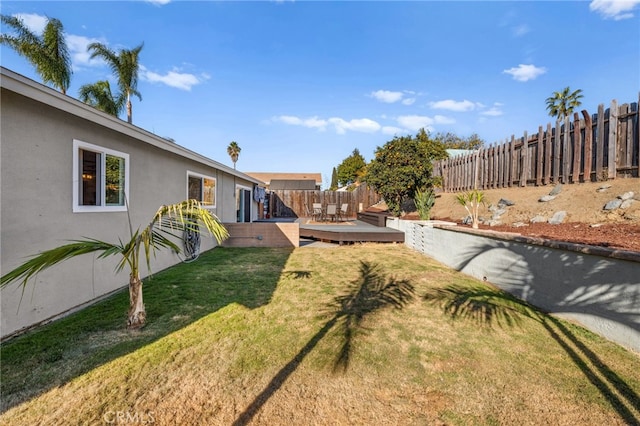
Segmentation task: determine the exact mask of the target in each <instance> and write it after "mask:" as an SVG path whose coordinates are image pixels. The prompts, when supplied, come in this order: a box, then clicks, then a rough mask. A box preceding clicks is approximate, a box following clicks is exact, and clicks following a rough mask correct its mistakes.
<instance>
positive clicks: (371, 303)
mask: <svg viewBox="0 0 640 426" xmlns="http://www.w3.org/2000/svg"><path fill="white" fill-rule="evenodd" d="M414 295H415V289H414V287H413V285H412V284H411V283H410V282H409V281H407V280H397V279H396V278H393V277H392V278H389V279H388V280H387V279H386V277H385V276H384V275H383V274H382V273H381V272H380V268H379V266H378V265H372V264H370V263H368V262H362V261H361V262H360V277H359V279H358V280H357V281H354V282H352V283H351V286H350V288H348V290H347V291H346V292H345V293H344V294H342V295H340V296H337V297H336V298H335V299H334V300H333V302H332V303H331V304H329V306H328V308H329V310H330V311H333V312H335V317H336V318H337V319H339V320H340V322H341V326H342V332H341V333H340V335H341V337H342V345H341V346H340V350H339V352H338V356H337V358H336V361H335V363H334V371H336V370H339V369H342V370H343V371H346V369H347V368H348V367H349V360H350V359H351V353H352V351H353V347H354V343H355V338H356V336H357V335H358V334H360V333H362V332H366V331H367V329H366V328H365V327H364V326H363V321H364V319H365V318H366V317H367V316H368V315H370V314H372V313H374V312H376V311H378V310H381V309H384V308H387V307H391V308H395V309H402V308H403V307H404V306H405V305H406V304H407V303H409V302H411V301H412V300H413V298H414Z"/></svg>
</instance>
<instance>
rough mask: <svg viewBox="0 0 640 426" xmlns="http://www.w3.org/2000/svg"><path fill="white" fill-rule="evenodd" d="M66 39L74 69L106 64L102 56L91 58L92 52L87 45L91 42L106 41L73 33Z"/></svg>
mask: <svg viewBox="0 0 640 426" xmlns="http://www.w3.org/2000/svg"><path fill="white" fill-rule="evenodd" d="M66 40H67V47H68V48H69V55H70V56H71V63H72V64H73V68H74V70H77V69H79V68H82V67H83V66H99V65H103V64H104V61H103V60H102V59H100V58H94V59H91V53H90V52H88V51H87V46H89V45H90V44H91V43H104V42H103V41H101V40H98V39H96V38H88V37H84V36H77V35H73V34H69V35H67V37H66Z"/></svg>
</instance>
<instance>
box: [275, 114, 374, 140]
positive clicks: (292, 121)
mask: <svg viewBox="0 0 640 426" xmlns="http://www.w3.org/2000/svg"><path fill="white" fill-rule="evenodd" d="M271 121H272V122H280V123H284V124H288V125H290V126H302V127H308V128H310V129H317V130H320V131H324V130H326V128H327V127H328V126H329V125H333V128H334V129H335V131H336V133H337V134H339V135H344V134H345V133H346V132H347V131H352V132H363V133H374V132H377V131H379V130H380V129H381V128H382V126H380V124H379V123H378V122H377V121H374V120H371V119H369V118H355V119H351V120H345V119H344V118H340V117H331V118H329V119H323V118H318V117H309V118H300V117H296V116H295V115H281V116H278V117H272V118H271Z"/></svg>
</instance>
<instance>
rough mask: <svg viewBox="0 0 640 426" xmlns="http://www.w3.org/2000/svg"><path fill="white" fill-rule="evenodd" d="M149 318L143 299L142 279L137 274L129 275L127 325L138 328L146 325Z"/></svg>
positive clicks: (130, 327)
mask: <svg viewBox="0 0 640 426" xmlns="http://www.w3.org/2000/svg"><path fill="white" fill-rule="evenodd" d="M146 319H147V312H146V311H145V309H144V302H143V301H142V280H141V279H140V277H139V276H138V275H137V274H135V275H134V274H131V276H130V277H129V319H128V320H127V327H128V328H129V329H137V328H141V327H142V326H144V324H145V322H146Z"/></svg>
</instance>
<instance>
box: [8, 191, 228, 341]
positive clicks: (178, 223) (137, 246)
mask: <svg viewBox="0 0 640 426" xmlns="http://www.w3.org/2000/svg"><path fill="white" fill-rule="evenodd" d="M200 224H202V225H203V226H204V228H205V229H206V230H207V231H208V232H209V233H210V234H211V235H213V236H214V237H215V238H216V240H217V241H218V243H220V242H222V241H223V240H225V239H226V238H227V237H228V236H229V233H228V231H227V229H226V228H225V227H224V225H222V223H221V222H220V221H219V219H218V218H217V217H216V216H215V215H213V214H212V213H211V212H210V211H209V210H207V209H205V208H204V207H202V205H201V204H200V202H199V201H196V200H186V201H183V202H181V203H177V204H172V205H168V206H161V207H160V208H159V209H158V211H157V212H156V214H155V215H154V216H153V219H152V220H151V222H150V223H149V224H148V225H147V227H145V228H144V229H143V230H139V229H138V230H137V231H135V232H133V228H131V223H129V225H130V228H131V238H130V239H129V241H126V242H123V241H121V240H119V241H118V243H108V242H104V241H100V240H96V239H92V238H84V239H81V240H73V241H72V242H71V243H69V244H65V245H63V246H60V247H56V248H53V249H50V250H47V251H44V252H42V253H40V254H37V255H35V256H34V257H32V258H31V259H30V260H28V261H27V262H25V263H23V264H22V265H20V266H18V267H17V268H15V269H14V270H12V271H11V272H8V273H7V274H5V275H3V276H2V277H1V278H0V288H1V287H4V286H6V285H7V284H9V283H11V282H14V281H18V280H20V281H21V285H22V286H23V288H24V287H25V286H26V285H27V282H28V281H29V279H30V278H32V277H34V276H35V275H37V274H38V272H40V271H42V270H44V269H47V268H49V267H51V266H54V265H56V264H58V263H60V262H62V261H64V260H67V259H71V258H73V257H76V256H80V255H82V254H87V253H93V252H101V254H100V255H99V256H98V258H106V257H109V256H112V255H120V256H122V259H121V260H120V262H119V263H118V265H117V268H116V270H117V271H118V272H119V271H121V270H122V269H124V268H125V267H128V268H129V312H128V320H127V326H128V328H130V329H136V328H140V327H142V326H144V325H145V322H146V310H145V307H144V303H143V301H142V280H141V279H140V251H141V250H142V249H144V256H145V259H146V263H147V268H148V270H149V272H151V255H152V254H154V255H155V253H156V251H159V250H161V249H165V248H169V249H171V250H173V251H174V252H175V253H176V254H180V252H181V249H180V246H179V245H178V244H177V243H176V241H180V240H182V239H183V238H184V235H185V234H189V233H190V234H193V233H194V232H197V233H199V232H200Z"/></svg>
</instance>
